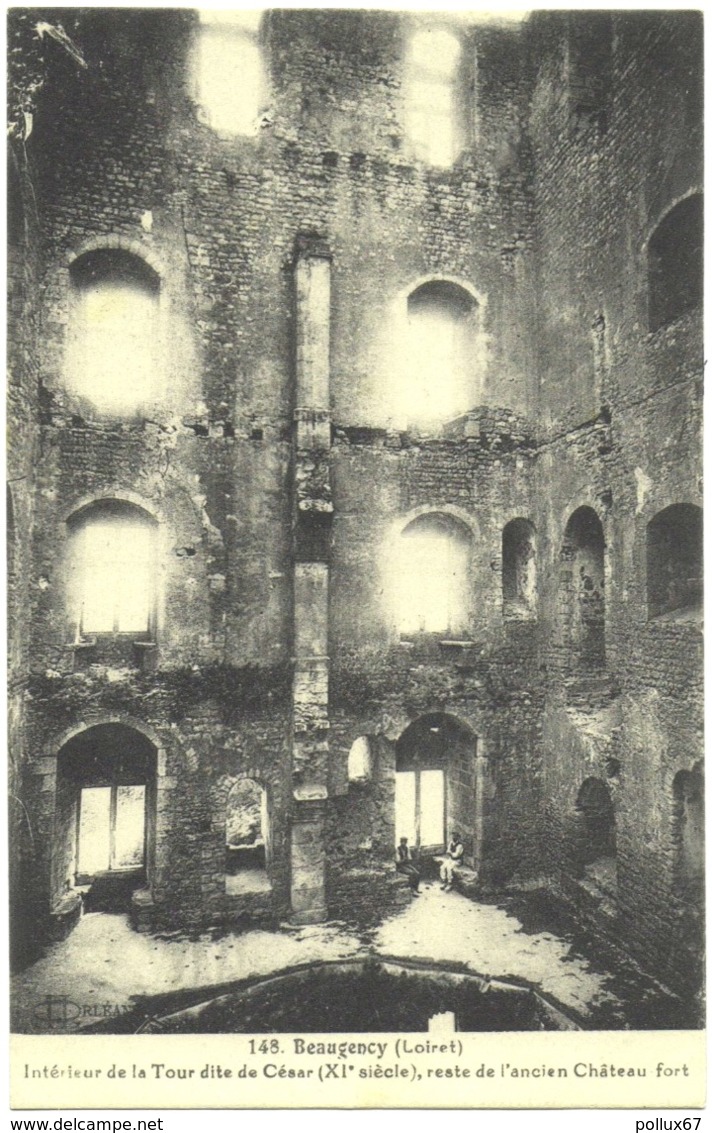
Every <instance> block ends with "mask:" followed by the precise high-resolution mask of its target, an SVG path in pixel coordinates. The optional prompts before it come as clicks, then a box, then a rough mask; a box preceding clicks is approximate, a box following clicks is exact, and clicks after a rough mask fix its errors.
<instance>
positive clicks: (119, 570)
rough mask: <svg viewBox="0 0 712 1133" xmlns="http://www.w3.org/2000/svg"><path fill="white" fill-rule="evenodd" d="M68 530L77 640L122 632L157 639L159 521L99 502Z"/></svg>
mask: <svg viewBox="0 0 712 1133" xmlns="http://www.w3.org/2000/svg"><path fill="white" fill-rule="evenodd" d="M69 531H70V540H71V542H70V571H69V577H70V609H71V618H72V623H73V625H74V628H75V634H76V638H77V640H78V641H81V640H82V639H86V638H87V637H94V636H96V635H114V636H116V635H121V634H124V635H130V636H131V638H132V639H134V640H137V641H138V640H144V641H146V640H155V623H156V618H155V607H156V589H155V578H156V534H157V525H156V523H155V521H154V520H153V519H151V517H150V516H148V515H147V514H146V512H144V511H142V510H141V509H140V508H138V507H136V506H134V505H133V504H130V503H126V502H125V501H123V500H99V501H97V502H96V503H94V504H91V505H90V506H89V507H87V508H83V509H82V511H81V512H79V513H78V514H77V515H75V516H73V517H72V518H71V519H70V521H69Z"/></svg>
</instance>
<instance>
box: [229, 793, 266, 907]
mask: <svg viewBox="0 0 712 1133" xmlns="http://www.w3.org/2000/svg"><path fill="white" fill-rule="evenodd" d="M268 866H269V815H268V807H267V792H266V791H265V789H264V788H263V787H261V786H260V784H259V783H256V782H255V780H254V779H240V780H238V782H237V783H234V784H233V786H232V787H231V788H230V793H229V795H228V798H227V807H226V813H225V892H226V893H227V895H228V896H231V897H235V896H238V895H239V894H241V893H257V892H262V891H264V890H268V889H270V888H271V887H270V882H269V876H268V873H267V869H268Z"/></svg>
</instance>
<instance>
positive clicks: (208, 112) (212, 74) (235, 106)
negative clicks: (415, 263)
mask: <svg viewBox="0 0 712 1133" xmlns="http://www.w3.org/2000/svg"><path fill="white" fill-rule="evenodd" d="M199 15H200V26H199V29H198V41H197V53H196V91H195V97H196V101H197V103H198V105H199V106H200V108H201V110H202V111H203V114H204V116H205V119H206V121H207V124H208V125H209V126H210V127H211V128H212V129H213V130H215V131H217V133H220V134H227V135H230V136H241V137H253V136H254V135H255V134H257V132H258V130H259V125H260V112H261V111H263V110H264V109H265V91H266V80H265V73H264V67H263V62H262V52H261V50H260V44H259V26H260V19H261V16H262V13H261V12H258V11H244V12H239V11H223V10H222V9H219V10H215V11H207V10H205V11H201V12H200V14H199Z"/></svg>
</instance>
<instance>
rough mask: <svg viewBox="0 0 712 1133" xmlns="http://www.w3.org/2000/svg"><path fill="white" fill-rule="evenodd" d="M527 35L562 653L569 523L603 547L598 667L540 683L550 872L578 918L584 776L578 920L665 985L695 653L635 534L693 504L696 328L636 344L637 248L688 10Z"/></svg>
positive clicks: (696, 29)
mask: <svg viewBox="0 0 712 1133" xmlns="http://www.w3.org/2000/svg"><path fill="white" fill-rule="evenodd" d="M601 20H603V21H604V24H605V23H606V22H607V23H608V34H609V35H610V40H609V49H608V51H607V62H606V63H605V66H602V68H601V69H600V81H599V82H598V83H597V84H596V85H593V86H592V85H591V84H589V86H588V88H587V102H586V99H584V100H583V101H584V102H586V105H585V106H582V95H581V86H580V82H579V80H582V70H581V51H582V50H583V51H584V52H585V50H587V49H590V48H591V45H592V44H593V43H594V42H595V38H593V37H596V36H598V38H599V41H600V37H601V36H603V35H605V32H606V29H605V27H604V24H601V23H600V21H601ZM597 21H598V22H597ZM534 31H535V33H536V35H537V36H538V37H539V38H535V40H534V42H535V43H536V51H537V60H538V71H537V78H536V82H535V85H534V88H533V98H532V117H531V131H532V145H533V150H534V158H535V169H536V201H537V207H536V213H537V251H538V271H539V273H540V280H541V307H540V310H541V313H542V325H541V333H540V335H539V339H538V348H539V351H540V354H539V362H540V365H539V373H540V383H541V385H540V389H541V407H542V414H544V415H545V416H546V418H548V421H549V423H550V424H549V437H548V438H546V439H545V442H544V444H543V446H542V449H541V456H540V461H539V475H540V479H539V491H538V495H539V498H540V499H541V500H542V502H543V501H546V504H545V509H546V510H545V514H544V515H543V516H542V523H541V527H540V528H539V530H540V531H541V533H542V535H543V548H544V553H543V557H542V561H541V562H540V564H539V565H540V571H541V573H540V578H542V579H543V584H542V592H541V607H540V610H541V617H542V620H543V625H544V629H545V632H547V637H548V640H549V641H551V642H552V643H556V642H561V641H562V637H561V609H560V607H559V608H558V609H557V606H558V602H559V591H560V586H561V569H562V568H561V564H560V563H559V562H558V556H559V554H560V550H561V546H562V538H563V531H564V528H565V525H566V522H567V520H568V518H569V517H570V515H571V514H572V512H573V511H574V510H575V508H576V507H578V506H581V505H587V506H590V507H592V508H593V509H594V510H595V511H596V513H597V514H598V516H599V518H600V520H601V521H602V524H603V529H604V539H605V603H606V667H605V670H604V671H602V672H599V673H598V674H592V675H589V677H588V679H587V681H586V680H584V681H579V682H578V685H576V682H569V683H568V685H567V684H566V682H564V681H563V680H562V678H561V676H558V677H556V678H555V679H554V681H553V682H552V685H551V691H550V694H549V700H548V707H547V711H546V715H545V720H544V737H545V751H546V755H545V791H544V793H545V798H546V800H547V802H546V811H547V815H548V825H549V839H550V847H551V868H552V869H553V870H554V871H555V872H558V873H559V875H560V876H561V875H562V873H563V879H564V883H565V884H566V885H567V886H568V891H569V892H570V893H574V894H575V899H576V900H578V901H579V902H581V901H583V903H584V905H585V902H586V899H587V895H586V893H585V892H583V891H582V889H581V883H582V877H581V868H580V862H579V863H577V862H576V860H575V859H576V855H575V852H574V851H573V850H572V847H573V846H574V843H575V839H576V830H577V828H578V825H580V815H577V814H576V810H575V801H576V796H577V792H578V790H579V788H580V786H581V783H582V782H583V780H584V779H585V778H586V777H588V776H595V777H600V778H601V779H603V780H604V781H605V782H606V783H607V784H608V786H609V788H610V791H611V795H612V797H613V801H614V809H615V814H616V839H617V892H616V891H615V889H614V890H613V891H610V890H608V891H606V886H605V884H604V885H603V891H602V892H598V893H597V894H595V895H594V897H593V900H592V905H593V908H592V915H593V916H594V920H597V923H599V925H600V924H605V925H606V926H607V928H608V929H609V930H611V931H613V932H618V933H619V935H620V938H621V939H623V940H624V942H625V944H626V946H627V947H629V948H631V949H632V950H633V951H634V952H635V953H636V954H637V955H638V956H639V957H640V958H641V959H643V960H644V961H645V962H646V963H649V964H651V963H652V964H653V965H654V966H655V967H656V968H657V970H658V971H659V972H661V973H664V974H665V977H666V978H668V979H670V980H673V981H683V982H684V981H685V980H686V979H687V976H686V974H685V969H686V968H688V967H689V957H688V951H687V949H686V948H685V947H683V946H682V945H681V928H680V926H681V924H683V923H686V918H687V917H688V915H689V909H688V910H687V911H686V912H685V911H684V910H683V909H682V905H681V900H680V893H679V892H676V889H675V886H674V883H673V874H674V869H675V854H676V850H675V845H674V839H673V837H672V835H671V823H672V808H673V796H672V787H671V784H672V779H673V778H674V775H675V773H676V772H677V771H678V770H680V769H687V770H689V769H690V768H691V767H692V766H693V764H694V763H695V761H696V760H698V759H699V758H700V755H701V748H700V731H699V729H700V726H701V718H700V715H699V713H700V704H701V702H700V699H699V693H700V689H699V681H700V676H701V670H700V648H701V642H700V637H699V623H698V619H697V618H696V617H695V616H687V617H682V618H680V617H678V618H675V617H671V618H668V619H667V621H666V620H664V619H662V620H661V619H655V618H653V619H651V618H650V617H649V614H648V609H647V604H646V596H645V588H646V527H647V524H648V523H649V522H650V520H651V519H652V518H653V516H654V515H655V514H656V513H657V512H658V511H660V510H662V509H663V508H664V507H666V506H667V505H669V504H672V503H676V502H690V503H699V502H700V496H699V490H700V482H699V473H700V445H699V425H700V405H699V393H698V383H699V381H700V378H701V368H700V362H701V318H700V312H699V310H691V311H689V312H688V313H686V314H683V315H682V316H681V317H680V318H678V319H676V320H675V321H674V322H672V323H671V324H669V325H667V326H666V327H662V328H660V329H658V330H656V331H654V332H650V330H649V320H648V264H647V249H648V240H649V238H650V235H651V234H652V232H653V229H654V228H655V226H656V225H657V223H658V222H659V220H660V219H661V217H662V216H663V214H664V213H665V212H666V211H667V210H668V209H670V208H671V207H672V206H673V205H674V204H676V203H677V201H679V200H680V198H681V197H684V196H685V195H686V194H688V193H690V192H692V191H694V190H698V189H699V188H700V185H701V168H700V164H699V163H700V160H701V133H700V130H701V117H700V115H701V106H700V88H699V75H700V74H701V71H700V66H701V61H700V58H699V52H700V51H701V28H700V24H699V17H698V15H697V14H696V13H675V14H661V15H657V14H656V15H652V14H644V15H640V14H638V13H635V14H632V13H631V14H623V13H615V14H612V16H603V15H601V14H597V16H596V18H595V19H594V21H593V23H592V24H591V25H590V26H589V27H588V28H587V27H586V21H585V19H584V21H583V22H581V21H579V20H578V19H577V18H576V17H573V16H572V15H563V14H559V13H556V14H554V13H549V14H547V15H545V16H544V15H542V16H541V17H535V21H534ZM587 45H588V48H587ZM583 78H584V79H585V75H584V76H583ZM577 82H578V84H579V85H578V86H577ZM562 201H565V202H566V207H565V208H562ZM672 422H674V429H673V431H672V432H671V423H672ZM548 653H549V657H548V664H549V667H550V670H553V671H554V672H559V673H561V669H562V662H563V661H564V660H565V658H563V657H561V656H558V655H557V647H556V646H554V647H553V648H549V649H548ZM562 851H563V853H562ZM572 855H573V856H572ZM562 861H563V870H562V869H561V862H562ZM688 927H689V925H688Z"/></svg>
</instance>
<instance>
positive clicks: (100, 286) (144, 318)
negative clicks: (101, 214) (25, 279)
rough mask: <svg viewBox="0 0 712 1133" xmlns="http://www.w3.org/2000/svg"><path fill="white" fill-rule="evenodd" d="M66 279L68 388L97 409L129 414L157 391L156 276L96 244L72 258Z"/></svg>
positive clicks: (143, 265) (124, 254)
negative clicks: (68, 296) (68, 287)
mask: <svg viewBox="0 0 712 1133" xmlns="http://www.w3.org/2000/svg"><path fill="white" fill-rule="evenodd" d="M70 280H71V301H70V320H69V336H68V343H67V384H68V387H69V389H70V390H71V391H72V392H73V393H75V394H76V395H78V396H79V397H82V398H85V399H86V400H87V401H88V402H90V403H91V405H92V406H94V407H95V408H96V409H98V410H99V411H100V412H106V413H110V414H117V415H125V414H129V413H135V412H136V411H137V410H139V409H141V408H143V407H145V406H146V404H147V403H150V402H151V401H152V400H153V399H154V398H155V397H156V396H157V393H158V389H157V378H158V366H159V362H160V357H159V351H160V341H159V340H160V334H159V320H158V297H159V281H158V276H157V275H156V273H155V272H154V271H153V269H152V268H150V267H149V266H148V264H146V263H145V262H144V261H143V260H142V259H140V258H139V257H138V256H134V255H131V254H130V253H128V252H124V251H121V250H120V249H116V248H110V249H109V248H105V249H104V248H102V249H98V250H97V251H95V252H87V253H86V255H84V256H80V257H79V259H78V260H75V262H74V263H73V264H72V267H71V269H70Z"/></svg>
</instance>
